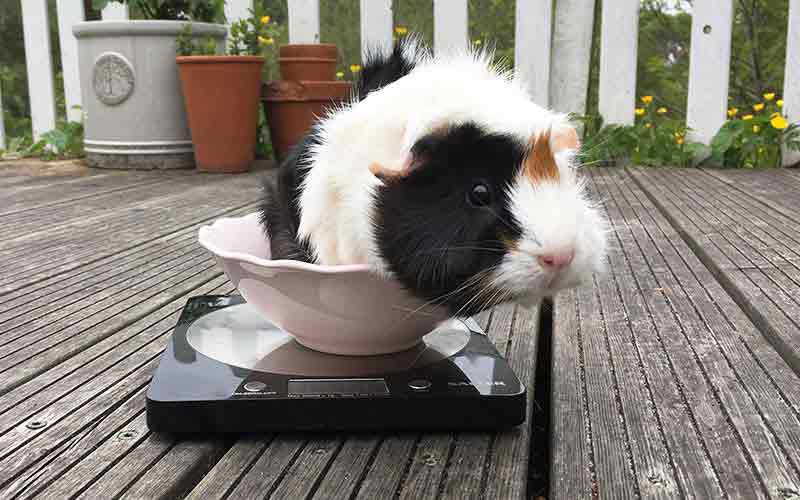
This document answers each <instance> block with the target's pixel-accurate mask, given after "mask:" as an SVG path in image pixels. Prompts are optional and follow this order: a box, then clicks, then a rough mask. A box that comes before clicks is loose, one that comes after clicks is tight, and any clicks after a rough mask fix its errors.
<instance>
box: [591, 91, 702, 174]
mask: <svg viewBox="0 0 800 500" xmlns="http://www.w3.org/2000/svg"><path fill="white" fill-rule="evenodd" d="M641 100H642V106H641V107H637V108H636V109H635V115H636V121H635V123H634V125H605V126H604V125H603V121H602V118H600V117H598V116H592V115H589V116H579V117H577V118H576V119H577V120H579V121H582V122H583V123H584V126H585V142H584V145H583V148H582V149H581V153H580V161H581V163H583V164H585V165H588V164H602V165H606V164H609V163H614V162H619V161H624V160H627V159H630V161H631V162H632V163H633V164H635V165H647V166H654V167H658V166H680V167H688V166H692V165H694V164H695V163H696V159H697V157H698V154H699V153H700V151H701V150H702V149H703V146H702V145H701V144H698V143H695V142H691V141H689V140H687V137H686V135H687V132H688V129H687V128H686V126H685V125H684V124H683V123H682V122H681V121H680V120H677V119H674V118H673V117H671V116H670V111H669V109H667V108H666V107H663V106H656V105H655V104H654V103H653V96H649V95H646V96H643V97H642V98H641Z"/></svg>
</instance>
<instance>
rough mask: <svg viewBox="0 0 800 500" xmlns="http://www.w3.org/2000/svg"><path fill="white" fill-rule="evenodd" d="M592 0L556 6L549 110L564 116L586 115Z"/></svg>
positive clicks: (565, 1) (572, 0) (567, 1)
mask: <svg viewBox="0 0 800 500" xmlns="http://www.w3.org/2000/svg"><path fill="white" fill-rule="evenodd" d="M593 28H594V0H558V2H556V13H555V26H554V29H553V49H552V55H551V58H552V60H553V61H558V64H553V65H551V66H550V106H551V107H553V108H554V109H556V110H557V111H561V112H564V113H579V114H584V113H585V112H586V94H587V92H588V88H589V62H590V59H591V52H592V30H593Z"/></svg>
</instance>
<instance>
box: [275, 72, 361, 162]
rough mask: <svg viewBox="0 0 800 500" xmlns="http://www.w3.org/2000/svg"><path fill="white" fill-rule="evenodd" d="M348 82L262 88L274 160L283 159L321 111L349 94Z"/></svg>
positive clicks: (288, 83)
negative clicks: (275, 158) (274, 155)
mask: <svg viewBox="0 0 800 500" xmlns="http://www.w3.org/2000/svg"><path fill="white" fill-rule="evenodd" d="M350 88H351V85H350V82H337V81H330V82H294V81H286V80H279V81H274V82H269V83H267V84H266V85H264V90H263V101H264V112H265V113H266V115H267V122H268V124H269V133H270V136H271V138H272V146H273V149H274V150H275V154H276V157H277V159H278V160H279V161H280V160H283V159H284V158H285V157H286V155H287V154H288V153H289V151H290V150H291V148H292V147H293V146H294V145H295V144H297V143H298V142H299V141H300V139H302V138H303V136H304V135H305V134H306V132H308V130H309V129H310V128H311V126H312V125H313V124H314V122H315V121H316V120H317V118H319V117H320V116H324V113H325V109H326V108H327V107H329V106H330V105H331V104H334V103H337V102H341V101H342V100H344V99H346V98H347V97H348V96H349V95H350Z"/></svg>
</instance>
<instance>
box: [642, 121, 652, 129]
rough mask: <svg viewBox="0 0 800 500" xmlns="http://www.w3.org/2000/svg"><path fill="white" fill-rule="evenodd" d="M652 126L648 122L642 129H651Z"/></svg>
mask: <svg viewBox="0 0 800 500" xmlns="http://www.w3.org/2000/svg"><path fill="white" fill-rule="evenodd" d="M652 126H653V124H652V123H649V122H648V123H645V124H644V128H651V127H652Z"/></svg>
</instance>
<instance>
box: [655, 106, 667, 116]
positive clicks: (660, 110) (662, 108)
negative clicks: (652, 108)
mask: <svg viewBox="0 0 800 500" xmlns="http://www.w3.org/2000/svg"><path fill="white" fill-rule="evenodd" d="M666 112H667V108H665V107H663V106H662V107H660V108H658V109H657V110H656V113H658V114H659V115H663V114H664V113H666Z"/></svg>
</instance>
